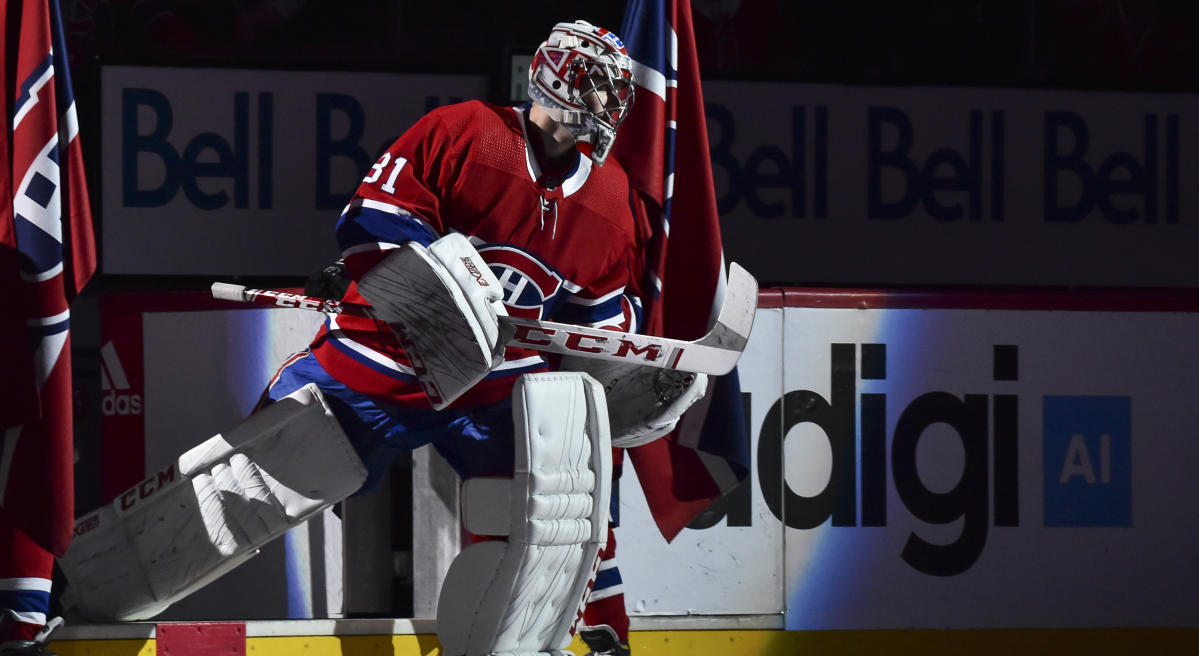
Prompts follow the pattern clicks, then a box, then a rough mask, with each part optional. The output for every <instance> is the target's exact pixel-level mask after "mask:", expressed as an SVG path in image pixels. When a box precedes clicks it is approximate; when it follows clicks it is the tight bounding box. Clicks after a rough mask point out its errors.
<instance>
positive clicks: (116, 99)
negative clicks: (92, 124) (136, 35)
mask: <svg viewBox="0 0 1199 656" xmlns="http://www.w3.org/2000/svg"><path fill="white" fill-rule="evenodd" d="M486 87H487V79H486V77H484V76H450V75H400V74H389V73H344V72H336V73H334V72H294V71H256V70H224V69H200V68H148V67H125V66H106V67H104V69H103V71H102V92H101V110H102V112H103V120H102V127H103V134H104V142H103V156H102V166H101V170H102V171H104V175H103V178H102V184H101V189H102V192H103V193H102V197H103V201H102V208H103V222H102V225H103V234H102V240H101V243H102V244H103V252H102V257H101V263H102V266H103V270H104V272H105V273H117V274H179V275H214V276H216V275H223V276H229V275H287V276H307V275H308V274H310V273H312V272H313V271H316V270H318V269H320V268H321V267H323V266H325V265H326V264H328V263H329V262H331V261H333V260H335V259H336V258H337V256H338V248H337V243H336V240H335V238H334V235H333V229H334V226H335V225H336V222H337V217H338V215H339V214H340V213H341V210H342V208H343V207H344V206H345V204H346V202H347V201H348V200H349V197H350V196H351V195H352V194H353V192H354V190H355V189H356V188H357V186H358V182H359V181H360V180H361V179H362V176H363V174H364V172H365V171H366V170H367V169H368V168H369V166H370V164H371V162H373V161H374V160H375V158H376V157H377V156H378V154H379V153H380V152H382V151H383V150H384V149H385V148H386V147H387V146H388V145H390V144H391V142H392V141H394V140H395V138H396V137H398V136H399V135H400V134H401V133H403V131H404V130H406V129H408V127H409V126H411V125H412V124H413V123H415V122H416V121H417V120H418V119H419V118H420V117H421V116H423V115H424V114H425V113H426V112H427V111H428V110H430V109H432V108H434V107H436V106H438V105H443V104H447V103H450V102H458V101H461V100H468V99H472V98H479V97H482V96H483V95H484V93H485V92H486Z"/></svg>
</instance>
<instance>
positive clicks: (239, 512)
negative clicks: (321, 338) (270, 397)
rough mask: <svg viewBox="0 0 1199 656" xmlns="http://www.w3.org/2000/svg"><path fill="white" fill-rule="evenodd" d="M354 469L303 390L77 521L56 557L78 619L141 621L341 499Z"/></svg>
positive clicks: (321, 410)
mask: <svg viewBox="0 0 1199 656" xmlns="http://www.w3.org/2000/svg"><path fill="white" fill-rule="evenodd" d="M365 479H366V469H365V467H363V465H362V461H361V460H360V459H359V458H358V456H357V454H356V453H355V452H354V448H353V447H352V446H351V445H350V442H349V440H348V439H347V438H346V436H345V433H343V432H342V430H341V427H340V426H339V425H338V423H337V420H336V419H335V418H334V417H333V414H332V413H331V412H330V411H329V408H328V406H327V405H326V404H325V400H324V397H323V396H322V395H321V393H320V391H319V390H318V389H317V387H316V386H315V385H311V384H310V385H306V386H305V387H303V388H301V389H299V390H297V391H296V392H295V393H293V394H291V395H289V396H287V397H286V398H284V399H281V400H279V401H278V402H276V403H274V404H272V405H270V406H268V407H267V408H265V409H263V410H261V411H259V412H256V413H254V414H253V415H252V416H250V417H249V418H248V419H246V421H244V422H242V423H241V424H239V425H237V426H236V427H234V428H233V429H232V430H230V431H227V432H226V433H224V434H219V435H216V436H213V437H212V438H210V439H208V440H206V441H205V442H203V443H201V444H200V445H198V446H196V447H194V448H192V449H191V450H189V451H187V452H186V453H184V454H183V455H182V456H180V457H179V460H178V461H176V462H175V463H173V464H171V465H170V466H168V467H167V468H166V469H164V470H163V471H161V472H159V473H158V474H156V475H154V476H151V477H150V478H148V479H146V480H144V481H142V482H141V483H139V484H138V485H135V486H134V487H132V488H130V489H129V490H127V491H126V492H125V493H124V494H121V495H120V496H118V497H117V498H116V499H115V500H114V501H113V502H112V503H111V504H109V505H107V506H104V507H102V508H100V509H98V510H96V511H94V512H91V513H89V514H87V515H85V516H83V517H81V518H80V519H79V520H78V521H76V523H75V539H74V541H73V542H72V544H71V547H70V549H69V550H68V551H67V553H66V555H64V556H63V557H62V558H61V559H60V560H59V564H60V565H61V567H62V570H63V573H64V574H65V575H66V577H67V581H68V583H69V585H68V587H67V597H66V599H65V601H66V603H67V604H69V605H74V606H75V607H76V608H78V610H79V611H80V612H81V613H82V614H83V615H84V616H85V617H87V618H89V619H93V620H104V621H114V620H115V621H128V620H139V619H146V618H148V617H152V616H154V615H157V614H158V613H160V612H162V611H163V610H165V609H166V608H167V607H168V606H170V605H171V604H172V603H174V602H175V601H178V600H179V599H182V598H183V597H185V596H187V595H189V594H191V593H192V592H194V591H196V590H198V589H199V588H201V587H203V586H204V585H207V584H208V583H210V582H212V581H213V580H215V579H216V578H218V577H220V576H221V575H222V574H225V573H226V572H228V571H229V570H231V569H233V568H234V567H237V566H238V565H240V564H241V563H243V562H245V561H246V560H248V559H249V558H250V557H252V556H254V555H255V554H257V553H258V549H259V548H260V547H261V546H262V545H264V544H266V543H267V542H269V541H271V540H273V539H274V538H276V537H278V536H280V535H282V534H283V533H285V532H286V531H287V530H288V529H290V528H292V527H293V526H297V525H299V524H301V523H303V522H304V521H306V520H307V519H308V518H310V517H312V516H313V515H315V514H317V513H319V512H320V511H322V510H324V509H325V508H328V507H329V506H331V505H333V504H334V503H337V502H338V501H340V500H342V499H344V498H345V497H347V496H349V495H350V494H353V493H354V492H355V491H357V490H358V488H359V487H361V485H362V482H363V481H364V480H365Z"/></svg>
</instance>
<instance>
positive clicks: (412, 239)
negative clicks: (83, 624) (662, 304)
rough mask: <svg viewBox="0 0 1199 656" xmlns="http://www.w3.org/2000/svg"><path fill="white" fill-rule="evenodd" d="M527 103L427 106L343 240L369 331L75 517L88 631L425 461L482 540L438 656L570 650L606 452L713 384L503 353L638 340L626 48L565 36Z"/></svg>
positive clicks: (469, 552) (167, 597) (578, 32)
mask: <svg viewBox="0 0 1199 656" xmlns="http://www.w3.org/2000/svg"><path fill="white" fill-rule="evenodd" d="M528 88H529V95H530V102H529V103H527V104H525V105H523V106H519V107H507V106H498V105H493V104H488V103H484V102H479V101H469V102H464V103H459V104H455V105H448V106H444V107H440V108H437V109H435V110H433V111H431V112H430V113H429V114H427V115H426V116H425V117H424V118H422V119H421V120H420V121H419V122H417V123H416V124H415V125H414V126H413V127H411V128H410V129H409V130H408V131H407V132H405V133H404V134H403V135H402V136H401V137H400V138H399V139H398V140H397V141H396V142H395V143H394V144H393V145H392V146H391V147H390V148H388V149H387V151H386V152H384V153H383V154H382V155H381V156H380V157H379V158H378V160H377V161H375V163H374V164H373V166H372V167H371V168H370V170H369V171H368V173H367V175H366V177H365V178H364V179H363V181H362V183H361V185H360V186H359V188H358V189H357V191H356V193H355V194H354V196H353V198H352V199H351V200H350V201H349V203H348V204H347V205H346V207H345V209H344V210H343V212H342V213H341V215H340V217H339V219H338V222H337V227H336V236H337V239H338V242H339V246H340V249H341V252H342V256H343V261H344V267H345V272H346V276H347V277H348V285H347V288H346V289H345V293H344V300H345V301H346V302H353V303H360V304H369V305H370V306H372V308H373V312H374V317H373V318H372V317H361V316H350V315H330V316H329V317H328V318H327V319H326V321H325V323H324V325H323V326H322V327H321V328H320V330H319V331H318V333H317V334H316V336H315V337H314V339H313V340H312V342H311V344H310V346H309V347H308V348H307V349H306V350H304V351H302V352H300V353H296V354H295V355H293V356H292V357H291V358H289V359H288V360H287V361H286V362H285V363H284V364H283V366H282V367H281V368H280V369H279V371H278V373H277V374H276V375H275V376H274V378H273V379H272V380H271V382H270V387H269V389H268V390H267V392H266V394H265V395H264V399H265V400H264V404H263V407H261V408H260V409H259V410H257V411H256V412H255V413H254V414H253V415H251V416H250V417H249V418H248V419H247V420H246V421H245V422H244V423H242V424H241V425H239V426H237V427H235V428H233V429H232V430H230V431H228V432H226V433H223V434H221V435H217V436H214V437H212V438H211V439H209V440H208V441H206V442H204V443H203V444H200V445H199V446H197V447H195V448H194V449H192V450H190V451H188V452H187V453H184V454H183V455H182V456H180V458H179V459H178V461H177V462H176V463H174V465H173V466H172V467H171V468H169V470H168V473H167V474H164V476H168V477H169V479H170V480H168V481H165V482H163V483H162V484H161V485H159V487H160V488H162V489H161V490H160V491H159V492H158V493H156V494H155V495H154V497H153V498H152V499H149V500H147V501H145V502H142V503H131V504H124V505H123V504H122V501H121V499H122V498H123V497H122V498H118V499H117V501H116V502H115V503H114V504H113V505H112V506H109V507H106V508H103V509H101V510H99V511H97V512H95V513H93V514H91V515H88V516H86V517H84V518H81V519H80V521H79V523H78V525H77V532H78V534H79V537H78V538H77V539H76V541H75V544H74V546H73V547H72V549H71V550H70V552H69V553H68V554H67V556H66V557H65V558H64V559H63V560H62V567H63V570H64V571H65V573H66V575H67V578H68V582H69V588H70V591H71V596H72V597H73V599H74V601H75V603H76V604H77V605H78V608H79V610H80V611H81V612H82V613H83V614H85V615H87V616H89V617H91V618H95V619H107V620H132V619H142V618H148V617H151V616H153V615H154V614H155V613H157V612H160V611H161V610H162V609H164V608H165V607H166V606H168V605H169V604H171V603H172V602H173V601H176V600H178V599H180V598H181V597H183V596H185V595H187V594H188V593H190V592H192V591H194V590H195V589H197V588H198V587H200V586H202V585H204V584H205V583H207V582H209V581H211V580H213V579H214V578H215V577H217V576H220V575H221V574H223V573H225V572H227V571H229V570H230V569H232V568H233V567H235V566H237V565H238V564H239V563H241V562H243V561H244V560H245V559H246V558H248V557H250V556H251V555H252V554H253V553H255V552H256V550H257V549H258V548H259V547H260V546H261V545H263V544H265V543H266V542H267V541H269V540H271V539H273V538H275V537H277V536H278V535H280V534H282V533H283V532H285V531H286V530H287V529H288V528H290V527H292V526H295V525H296V524H298V523H300V522H303V521H305V520H306V519H307V518H308V517H311V516H312V515H313V514H314V513H316V512H319V511H320V510H321V509H323V508H326V507H328V506H329V505H331V504H333V503H336V502H338V501H339V500H341V499H343V498H345V497H346V496H349V495H351V494H354V493H360V492H363V491H369V490H371V489H372V488H373V487H374V486H376V485H377V484H378V483H379V482H380V479H381V477H382V476H383V475H384V473H385V472H386V470H387V468H388V467H389V465H390V464H391V461H392V459H393V458H394V457H395V455H396V454H397V453H398V452H400V451H402V450H410V449H415V448H417V447H420V446H423V445H425V444H432V445H433V447H434V448H435V449H436V450H437V451H438V452H439V453H440V454H441V456H442V457H444V458H445V459H446V460H447V461H448V462H449V464H450V465H451V466H452V467H453V468H454V470H455V471H457V473H458V474H459V475H460V476H461V477H462V479H463V484H462V494H461V500H462V507H461V516H462V518H463V524H464V527H465V529H466V530H467V531H469V532H470V533H471V534H473V535H475V536H479V539H478V540H476V541H475V542H474V543H473V544H471V545H470V546H469V547H467V548H466V549H464V550H463V551H462V552H461V554H460V555H459V556H458V557H457V559H456V560H455V561H454V562H453V563H452V564H451V567H450V570H449V572H448V574H447V577H446V580H445V582H444V584H443V586H442V595H441V598H440V602H439V606H438V611H437V626H438V634H439V636H440V639H441V641H442V645H443V647H444V653H446V654H451V655H461V654H471V655H475V654H499V653H502V654H562V653H564V651H563V650H565V649H566V647H567V646H568V645H569V643H570V640H571V635H572V633H573V631H574V630H575V627H576V623H577V622H578V620H579V618H580V616H581V615H582V613H583V608H584V605H585V603H586V601H587V595H588V591H589V589H590V587H591V581H592V580H593V577H594V576H595V574H596V571H597V568H598V567H600V554H601V552H602V551H603V548H604V546H605V543H606V541H607V539H608V535H609V530H610V529H609V527H608V515H609V500H610V492H611V483H612V480H611V467H612V464H611V453H612V448H613V447H614V446H616V447H622V446H633V445H637V444H641V443H644V442H646V441H649V440H652V439H656V438H657V437H660V436H662V435H664V434H665V433H667V432H669V431H670V430H671V429H672V428H673V426H674V425H675V423H676V422H677V421H678V419H679V417H680V415H681V414H682V413H683V411H684V410H686V409H687V407H688V406H689V405H690V404H691V403H692V402H694V401H695V400H696V399H697V398H699V397H700V396H702V394H703V392H704V389H705V385H706V378H705V376H704V375H703V374H687V373H682V372H677V371H670V370H661V369H654V370H649V371H642V369H644V368H640V367H635V366H629V365H616V364H609V363H604V362H601V361H598V360H592V361H586V360H581V359H577V358H572V359H570V360H566V361H559V360H555V359H553V358H552V357H551V356H544V355H541V354H539V353H537V352H534V351H529V350H525V349H521V348H515V347H512V346H505V343H506V342H507V336H506V335H505V334H504V329H503V328H502V325H503V324H502V322H501V321H500V320H499V318H500V317H502V316H504V315H511V316H518V317H528V318H534V319H547V320H551V319H552V320H554V321H558V322H564V323H572V324H576V325H583V326H589V327H601V328H611V329H616V330H620V331H625V332H635V331H636V330H637V329H638V321H639V307H640V301H639V295H640V293H641V292H640V290H641V288H642V285H643V271H642V270H641V268H640V261H641V257H640V255H639V253H638V247H639V244H640V237H639V231H638V229H637V227H636V226H635V222H634V218H633V216H632V214H631V212H630V209H629V202H628V194H629V190H628V182H627V179H626V177H625V174H624V172H623V171H622V170H621V168H620V166H619V165H618V164H617V163H616V162H615V161H608V160H607V156H608V153H609V151H610V150H611V148H612V145H613V143H614V140H615V139H616V136H617V131H618V129H619V127H620V125H621V122H622V120H623V119H624V117H625V116H626V115H627V113H628V111H629V109H630V107H631V106H632V104H633V100H634V98H633V95H634V92H633V90H634V86H633V70H632V65H631V61H630V59H629V57H628V54H627V52H626V50H625V48H624V45H623V44H622V43H621V41H620V39H619V38H618V37H617V36H616V35H615V34H613V33H612V32H610V31H608V30H606V29H603V28H600V27H597V26H594V25H591V24H589V23H586V22H584V21H576V22H570V23H559V24H557V25H555V26H554V27H553V29H552V31H551V32H550V34H549V37H548V38H547V39H546V40H545V42H543V43H542V44H541V45H540V47H539V48H538V49H537V51H536V53H535V55H534V58H533V61H532V65H531V67H530V70H529V85H528ZM568 369H575V370H573V371H572V370H568ZM597 379H600V380H602V381H603V384H602V385H601V384H600V383H599V382H597ZM134 496H136V495H134ZM618 648H619V649H623V650H624V653H627V646H623V645H618Z"/></svg>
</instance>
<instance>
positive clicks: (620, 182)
mask: <svg viewBox="0 0 1199 656" xmlns="http://www.w3.org/2000/svg"><path fill="white" fill-rule="evenodd" d="M525 112H527V108H519V107H517V108H514V107H502V106H498V105H491V104H487V103H483V102H479V101H470V102H465V103H460V104H456V105H449V106H445V107H441V108H438V109H435V110H433V111H432V112H430V113H429V114H428V115H426V116H425V117H424V118H422V119H421V120H420V121H419V122H417V123H416V125H414V126H413V127H412V128H411V129H409V130H408V131H407V132H406V133H405V134H404V135H403V136H401V137H400V138H399V139H398V140H396V142H395V143H394V144H392V146H391V147H390V148H389V149H388V150H387V151H386V152H385V153H383V155H381V156H380V157H379V159H378V160H377V161H376V162H375V164H374V165H373V166H372V167H371V170H370V171H369V172H368V174H367V176H366V178H364V180H363V182H362V184H361V185H360V186H359V188H358V191H357V192H356V193H355V195H354V197H353V199H352V200H351V201H350V203H349V204H348V205H347V206H346V208H345V210H344V211H343V212H342V214H341V218H340V219H339V221H338V224H337V238H338V241H339V243H340V246H341V249H342V254H343V256H344V257H345V260H346V265H347V268H348V269H349V272H350V274H351V276H352V277H353V278H355V279H358V278H359V277H361V276H362V275H363V274H364V273H365V272H366V271H367V270H369V269H370V268H371V267H372V266H373V265H374V264H375V263H376V262H378V261H379V259H381V258H382V257H383V255H384V253H385V252H386V251H388V250H390V249H392V248H396V247H398V246H399V245H401V244H403V243H405V242H407V241H417V242H419V243H421V244H425V245H427V244H429V243H431V242H432V241H434V240H435V239H437V238H438V237H440V236H442V235H444V234H447V233H449V232H460V233H462V234H464V235H466V236H468V237H470V239H471V242H472V243H473V244H474V246H475V248H476V249H478V251H479V253H480V255H481V256H482V257H483V259H484V260H485V261H486V262H487V263H488V264H489V266H490V267H491V269H492V271H493V272H494V273H495V274H496V277H498V278H499V280H500V282H501V284H502V286H503V288H504V303H505V305H506V306H507V309H508V312H509V313H510V314H512V315H513V316H521V317H530V318H539V319H553V320H555V321H561V322H566V323H574V324H581V325H588V326H597V327H616V328H619V329H620V330H624V331H636V330H637V328H638V326H637V317H638V315H639V300H638V298H637V290H636V288H635V281H636V280H637V272H638V267H639V257H638V256H637V253H636V243H637V242H636V236H635V235H636V233H635V229H634V223H633V216H632V213H631V210H630V206H629V199H628V181H627V179H626V177H625V173H624V171H623V170H622V169H621V168H620V166H619V165H618V164H616V163H615V162H613V161H611V160H609V161H608V163H606V164H605V165H604V166H602V167H599V166H594V165H593V163H592V161H591V160H590V159H589V158H588V157H586V156H583V155H582V154H581V153H576V164H575V166H574V168H573V169H572V170H571V171H570V172H569V173H568V174H566V175H565V177H564V178H563V179H562V180H561V182H560V184H556V185H555V184H554V182H556V181H551V182H548V183H547V182H545V180H546V179H548V176H547V177H546V178H543V175H542V171H541V167H540V165H539V163H538V161H537V158H536V156H535V154H534V148H533V146H532V145H531V143H530V141H529V135H528V134H527V133H526V127H525ZM346 300H347V301H353V302H358V303H363V302H365V300H364V299H363V298H362V297H361V296H360V295H359V294H358V292H357V288H356V286H351V288H350V290H349V292H348V293H347V295H346ZM311 348H312V351H313V352H314V354H315V355H316V357H317V359H318V361H319V362H320V363H321V365H322V366H323V367H324V368H325V370H326V371H328V372H329V373H330V374H331V375H333V376H334V377H335V378H337V379H338V380H340V381H342V382H343V383H345V384H346V385H348V386H349V387H351V388H353V389H355V390H357V391H359V392H361V393H363V394H367V395H368V396H373V397H379V398H381V399H383V400H385V401H387V402H389V403H393V404H399V405H403V406H411V407H428V406H429V403H428V401H427V400H426V399H425V396H424V393H423V392H422V391H421V387H420V385H419V383H418V382H417V380H416V376H415V374H414V372H413V371H412V367H411V364H410V362H409V360H408V358H407V357H406V356H405V354H404V352H403V350H402V349H401V348H400V346H399V344H398V342H397V340H396V339H395V337H394V335H393V334H392V332H391V330H390V329H389V328H388V327H387V325H386V324H384V323H381V322H376V321H372V320H370V319H363V318H357V317H351V316H345V315H341V316H330V317H329V318H328V319H327V320H326V323H325V326H324V327H323V328H322V329H321V331H320V332H319V333H318V334H317V336H316V339H315V340H314V341H313V343H312V347H311ZM546 368H547V364H546V362H545V359H544V358H543V357H542V356H541V355H539V354H538V353H536V352H533V351H528V350H524V349H517V348H508V349H507V351H506V353H505V362H504V363H503V364H502V365H500V366H499V367H497V368H496V369H495V370H493V371H492V372H491V373H490V374H489V375H488V376H487V378H485V379H484V380H483V381H481V382H480V383H479V384H477V385H476V386H475V387H474V388H472V389H471V390H470V391H468V392H467V393H466V394H464V395H463V396H462V397H459V399H458V400H457V401H455V403H454V404H453V407H459V408H463V407H472V406H476V405H480V404H484V403H492V402H495V401H498V400H500V399H502V398H504V397H506V396H508V395H509V394H510V393H511V389H512V385H513V384H514V382H515V378H516V376H518V375H520V374H523V373H528V372H532V371H538V370H544V369H546Z"/></svg>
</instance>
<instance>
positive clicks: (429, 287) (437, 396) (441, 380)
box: [358, 233, 507, 410]
mask: <svg viewBox="0 0 1199 656" xmlns="http://www.w3.org/2000/svg"><path fill="white" fill-rule="evenodd" d="M358 291H359V292H360V293H361V294H362V297H363V298H365V299H366V300H367V301H369V302H370V304H371V307H372V308H374V312H375V315H376V316H377V317H378V318H380V319H382V320H384V321H386V322H388V323H389V324H391V327H392V330H393V331H395V334H396V337H397V338H399V340H400V344H401V345H402V346H403V347H404V350H405V352H406V353H407V354H408V357H409V358H410V359H411V360H412V366H413V368H414V369H415V370H416V375H417V378H418V379H419V380H420V383H421V386H422V387H423V388H424V390H425V395H426V396H427V397H428V398H429V402H430V403H432V404H433V407H434V408H435V409H438V410H440V409H442V408H444V407H445V406H447V405H449V404H450V403H451V402H452V401H453V400H454V399H456V398H458V397H459V396H461V395H462V393H463V392H465V391H466V390H468V389H470V388H471V387H472V386H473V385H474V384H475V383H477V382H479V381H480V380H482V378H483V377H484V376H486V375H487V373H488V372H489V371H491V368H492V367H494V366H495V365H497V364H499V363H500V362H502V361H503V353H504V344H503V342H504V341H505V340H501V339H500V337H501V335H500V325H499V316H500V315H504V314H507V311H506V310H505V309H504V305H503V303H502V302H501V300H500V299H501V298H502V297H503V290H502V288H501V287H500V281H499V280H498V279H496V277H495V274H494V273H492V272H491V269H490V268H488V266H487V263H486V262H484V261H483V258H482V257H480V256H479V253H478V251H476V250H475V248H474V246H471V244H470V241H469V240H468V239H467V238H466V237H464V236H462V235H460V234H457V233H452V234H449V235H446V236H445V237H442V238H441V239H438V240H437V241H435V242H433V243H432V244H430V245H429V247H428V248H427V249H426V248H424V247H423V246H421V245H420V244H417V243H415V242H410V243H407V244H405V245H404V246H403V247H402V248H399V249H396V250H395V251H392V252H391V253H390V254H388V255H387V257H385V258H384V259H383V260H382V261H381V262H379V263H378V264H376V265H375V267H374V268H372V269H371V270H370V271H368V272H367V273H366V275H364V276H363V277H362V280H359V281H358Z"/></svg>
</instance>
